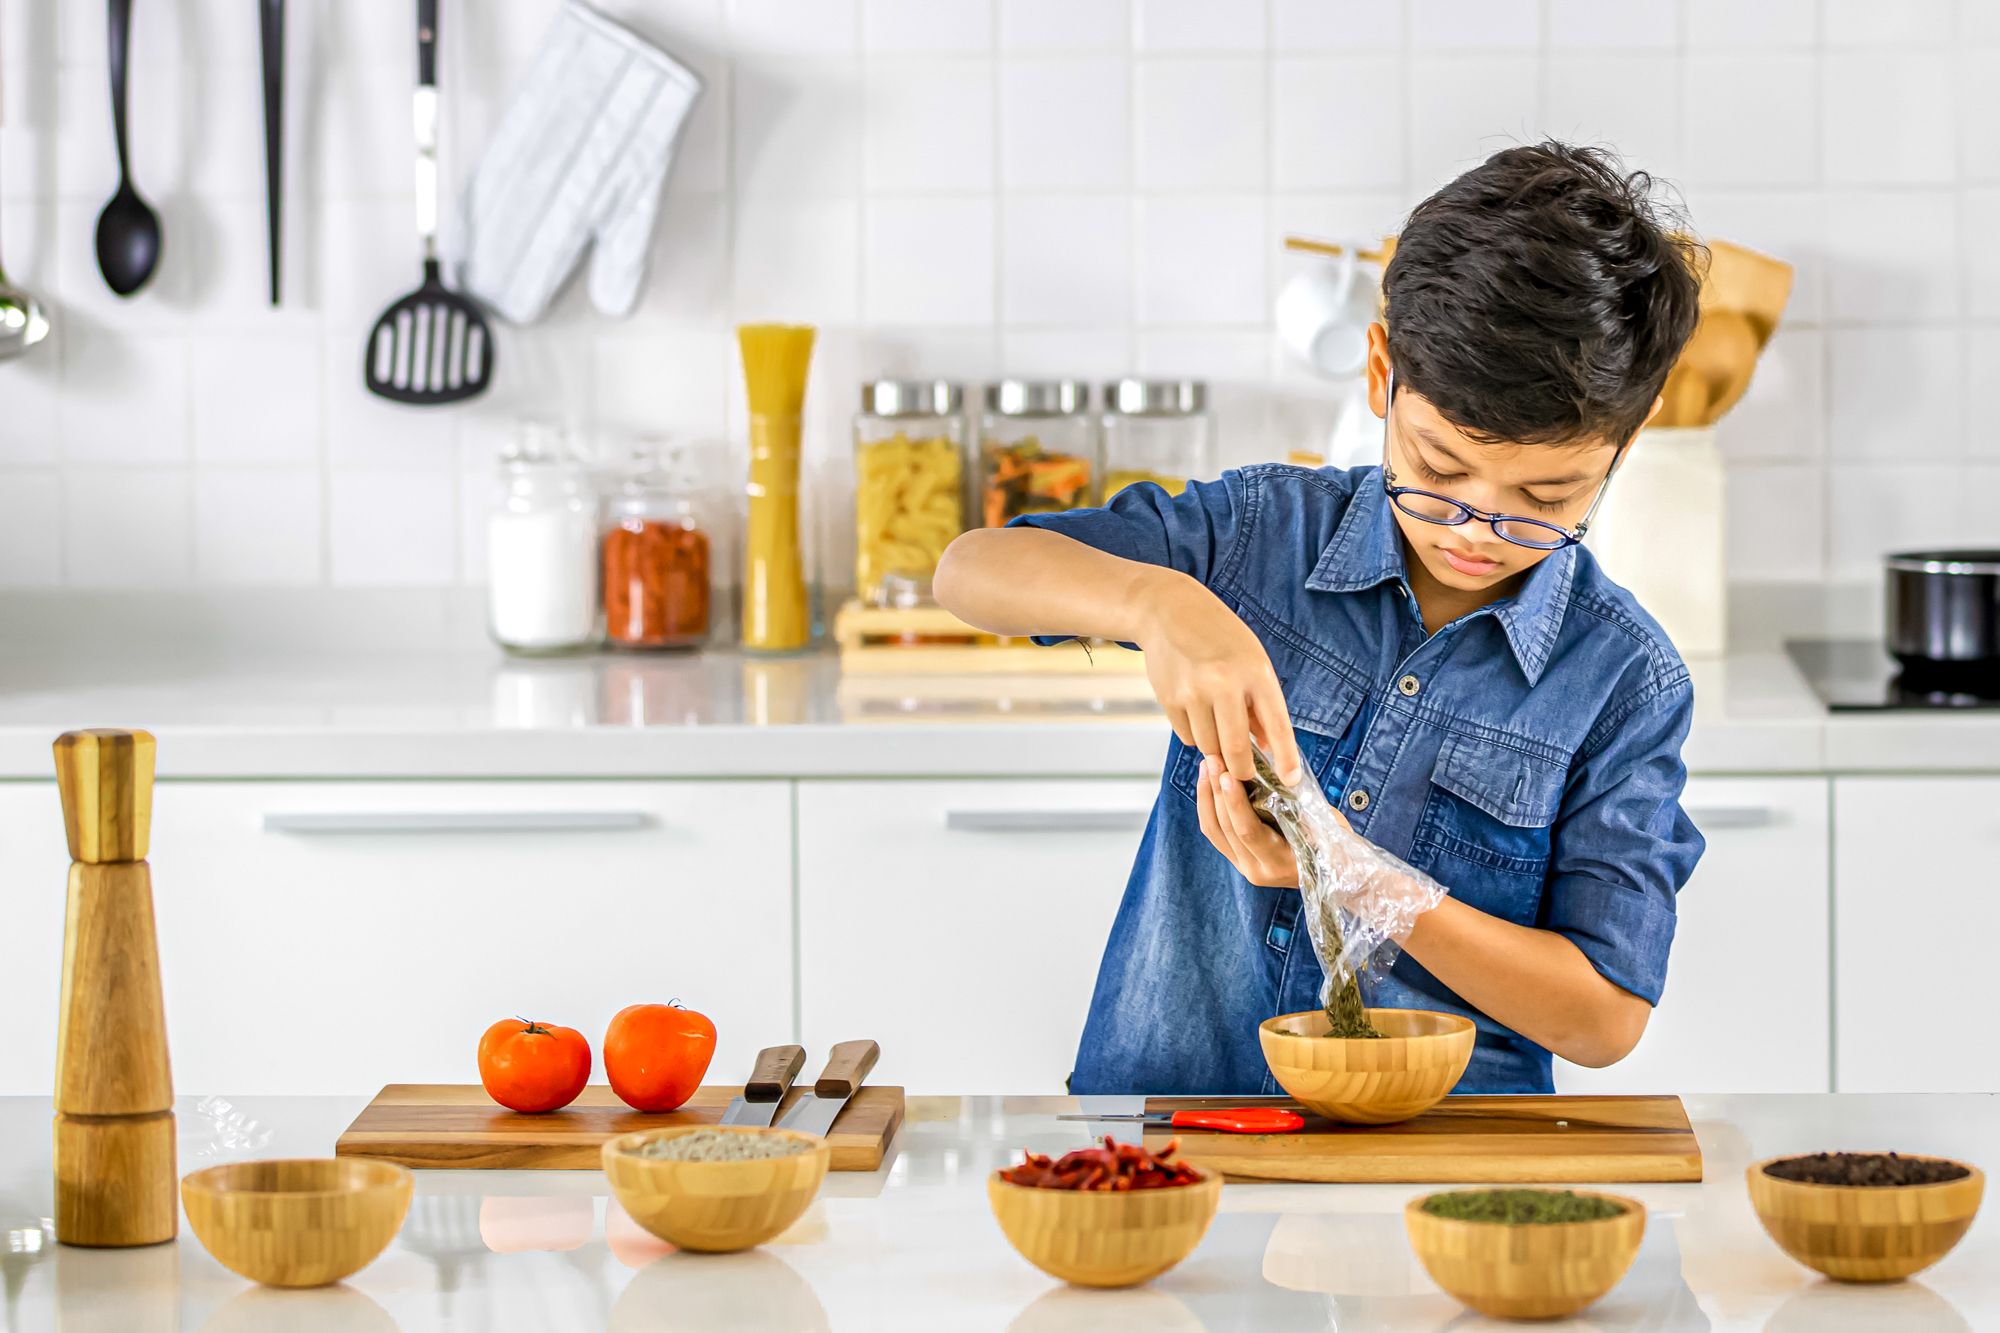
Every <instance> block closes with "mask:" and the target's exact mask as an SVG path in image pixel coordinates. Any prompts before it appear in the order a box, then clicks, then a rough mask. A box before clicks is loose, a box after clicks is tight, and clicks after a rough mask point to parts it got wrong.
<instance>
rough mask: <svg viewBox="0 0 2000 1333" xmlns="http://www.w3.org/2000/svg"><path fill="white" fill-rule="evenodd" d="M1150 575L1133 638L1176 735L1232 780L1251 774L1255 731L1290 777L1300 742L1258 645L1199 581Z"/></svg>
mask: <svg viewBox="0 0 2000 1333" xmlns="http://www.w3.org/2000/svg"><path fill="white" fill-rule="evenodd" d="M1154 573H1155V574H1156V575H1159V576H1162V577H1161V582H1160V586H1159V587H1158V588H1157V589H1156V590H1155V589H1148V590H1146V592H1145V593H1143V594H1141V595H1142V596H1144V597H1145V598H1146V602H1147V606H1148V611H1147V615H1146V628H1145V632H1144V633H1143V634H1142V636H1141V637H1140V638H1139V639H1138V644H1139V647H1140V648H1141V649H1143V650H1144V651H1145V654H1146V678H1147V680H1148V681H1150V682H1151V684H1152V686H1153V694H1154V695H1155V696H1156V697H1157V698H1158V699H1159V701H1160V706H1161V707H1162V708H1164V709H1166V712H1167V721H1168V722H1169V723H1170V724H1171V725H1172V726H1173V729H1174V734H1175V735H1176V736H1179V737H1180V738H1181V743H1182V744H1183V745H1189V746H1192V747H1193V748H1195V749H1197V750H1199V751H1201V753H1202V755H1203V757H1204V758H1205V759H1209V760H1220V761H1221V763H1222V767H1223V768H1225V769H1227V771H1228V774H1229V776H1230V777H1232V778H1234V779H1236V780H1237V781H1238V782H1249V781H1250V780H1252V779H1253V778H1255V777H1256V776H1257V769H1256V764H1255V762H1254V761H1253V760H1252V758H1251V752H1250V741H1251V738H1252V737H1253V736H1254V737H1255V738H1256V739H1257V741H1258V742H1259V743H1260V744H1262V745H1263V747H1264V753H1266V754H1268V755H1270V756H1271V764H1272V766H1273V767H1274V768H1276V769H1277V771H1278V776H1279V777H1281V778H1283V779H1284V780H1285V781H1287V782H1296V781H1297V780H1298V778H1299V747H1298V741H1297V739H1296V738H1295V737H1294V736H1293V735H1292V719H1291V714H1290V713H1289V712H1288V711H1287V710H1286V708H1285V693H1284V690H1283V689H1282V688H1281V687H1280V686H1279V684H1278V673H1277V672H1276V671H1273V670H1272V669H1271V658H1270V655H1269V654H1268V653H1266V652H1265V651H1264V645H1263V643H1262V642H1261V641H1260V640H1259V639H1258V638H1257V635H1256V634H1255V633H1254V632H1253V631H1252V630H1251V628H1250V627H1249V626H1248V625H1246V624H1244V623H1243V622H1242V620H1240V619H1239V618H1238V617H1237V615H1236V613H1235V612H1233V611H1231V610H1230V609H1229V608H1228V607H1227V606H1224V605H1223V604H1222V601H1221V600H1220V599H1219V598H1217V597H1216V595H1215V594H1214V593H1212V592H1210V591H1209V590H1208V589H1207V588H1204V587H1203V586H1202V585H1201V584H1199V583H1196V582H1195V581H1194V580H1192V579H1190V578H1187V577H1186V576H1185V575H1180V574H1175V573H1172V572H1171V571H1154ZM1252 818H1253V820H1254V818H1255V817H1254V816H1252ZM1211 836H1212V835H1211ZM1273 836H1274V837H1275V836H1276V835H1275V834H1274V835H1273ZM1279 841H1280V842H1281V843H1282V842H1283V841H1284V840H1283V839H1282V838H1280V839H1279ZM1288 855H1289V854H1288Z"/></svg>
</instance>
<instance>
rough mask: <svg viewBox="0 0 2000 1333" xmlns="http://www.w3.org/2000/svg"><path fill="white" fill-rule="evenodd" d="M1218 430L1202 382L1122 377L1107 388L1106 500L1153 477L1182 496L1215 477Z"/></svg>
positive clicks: (1168, 492)
mask: <svg viewBox="0 0 2000 1333" xmlns="http://www.w3.org/2000/svg"><path fill="white" fill-rule="evenodd" d="M1213 451H1214V428H1213V423H1212V422H1211V421H1210V419H1209V415H1208V386H1207V385H1206V384H1203V383H1202V382H1201V381H1200V380H1118V381H1117V382H1115V383H1112V384H1107V385H1105V386H1104V488H1103V498H1104V502H1105V503H1109V502H1110V500H1111V497H1112V496H1114V495H1116V494H1118V492H1120V491H1122V490H1124V489H1125V488H1126V487H1127V486H1132V485H1136V484H1137V483H1139V482H1142V481H1150V482H1154V483H1156V484H1158V485H1159V486H1161V487H1163V488H1164V489H1165V490H1166V492H1167V494H1169V495H1179V494H1180V493H1181V492H1182V491H1184V490H1186V489H1187V484H1188V483H1189V482H1190V481H1195V480H1198V479H1200V478H1203V477H1207V476H1209V475H1210V473H1209V468H1210V466H1211V456H1212V454H1213Z"/></svg>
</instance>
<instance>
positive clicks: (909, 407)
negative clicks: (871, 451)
mask: <svg viewBox="0 0 2000 1333" xmlns="http://www.w3.org/2000/svg"><path fill="white" fill-rule="evenodd" d="M964 401H965V393H964V391H963V390H961V389H960V388H959V387H958V386H957V385H956V384H953V383H951V382H950V381H948V380H871V381H870V382H868V383H866V384H864V385H862V386H861V410H862V411H863V412H866V413H867V414H868V415H870V416H876V417H948V416H952V415H954V414H956V413H957V411H958V409H959V405H960V404H961V403H963V402H964Z"/></svg>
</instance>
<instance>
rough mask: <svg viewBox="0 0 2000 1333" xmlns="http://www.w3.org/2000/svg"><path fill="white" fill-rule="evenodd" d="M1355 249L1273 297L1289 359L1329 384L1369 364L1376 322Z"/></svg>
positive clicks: (1370, 286)
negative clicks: (1370, 331) (1370, 328)
mask: <svg viewBox="0 0 2000 1333" xmlns="http://www.w3.org/2000/svg"><path fill="white" fill-rule="evenodd" d="M1356 249H1357V247H1356V246H1355V245H1354V244H1353V243H1351V242H1350V243H1347V244H1345V245H1343V246H1342V247H1341V253H1340V254H1339V255H1338V256H1330V257H1328V258H1327V259H1326V260H1325V261H1323V262H1314V263H1313V264H1312V265H1311V266H1310V267H1308V268H1307V269H1305V270H1304V271H1303V272H1301V273H1298V274H1296V275H1295V276H1294V277H1293V278H1292V280H1291V281H1290V282H1287V283H1286V284H1285V285H1284V288H1283V289H1282V290H1280V291H1279V293H1278V306H1277V325H1278V337H1279V339H1280V340H1281V341H1283V343H1284V344H1285V346H1286V347H1287V348H1289V349H1290V350H1291V353H1292V355H1294V356H1296V357H1297V358H1298V359H1299V360H1301V361H1303V362H1305V363H1306V364H1307V365H1308V366H1311V367H1312V368H1313V369H1314V370H1316V371H1318V372H1319V373H1320V374H1322V375H1326V376H1328V377H1330V378H1335V379H1339V378H1343V377H1345V376H1348V375H1353V374H1356V373H1358V372H1359V371H1360V370H1361V368H1362V367H1363V366H1365V365H1367V364H1368V326H1369V325H1370V324H1372V323H1373V322H1374V321H1375V283H1374V282H1373V281H1372V280H1371V279H1370V278H1369V277H1368V276H1366V275H1364V274H1363V273H1362V272H1361V265H1360V262H1359V261H1358V260H1357V259H1356V257H1355V250H1356Z"/></svg>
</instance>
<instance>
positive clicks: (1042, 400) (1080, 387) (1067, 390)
mask: <svg viewBox="0 0 2000 1333" xmlns="http://www.w3.org/2000/svg"><path fill="white" fill-rule="evenodd" d="M1089 406H1090V386H1089V385H1088V384H1085V383H1084V382H1083V381H1082V380H1001V381H1000V382H999V383H997V384H989V385H987V386H986V410H987V411H989V412H995V413H998V414H999V415H1001V416H1003V417H1068V416H1075V415H1076V414H1077V413H1079V412H1082V411H1084V410H1085V409H1087V408H1088V407H1089Z"/></svg>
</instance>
